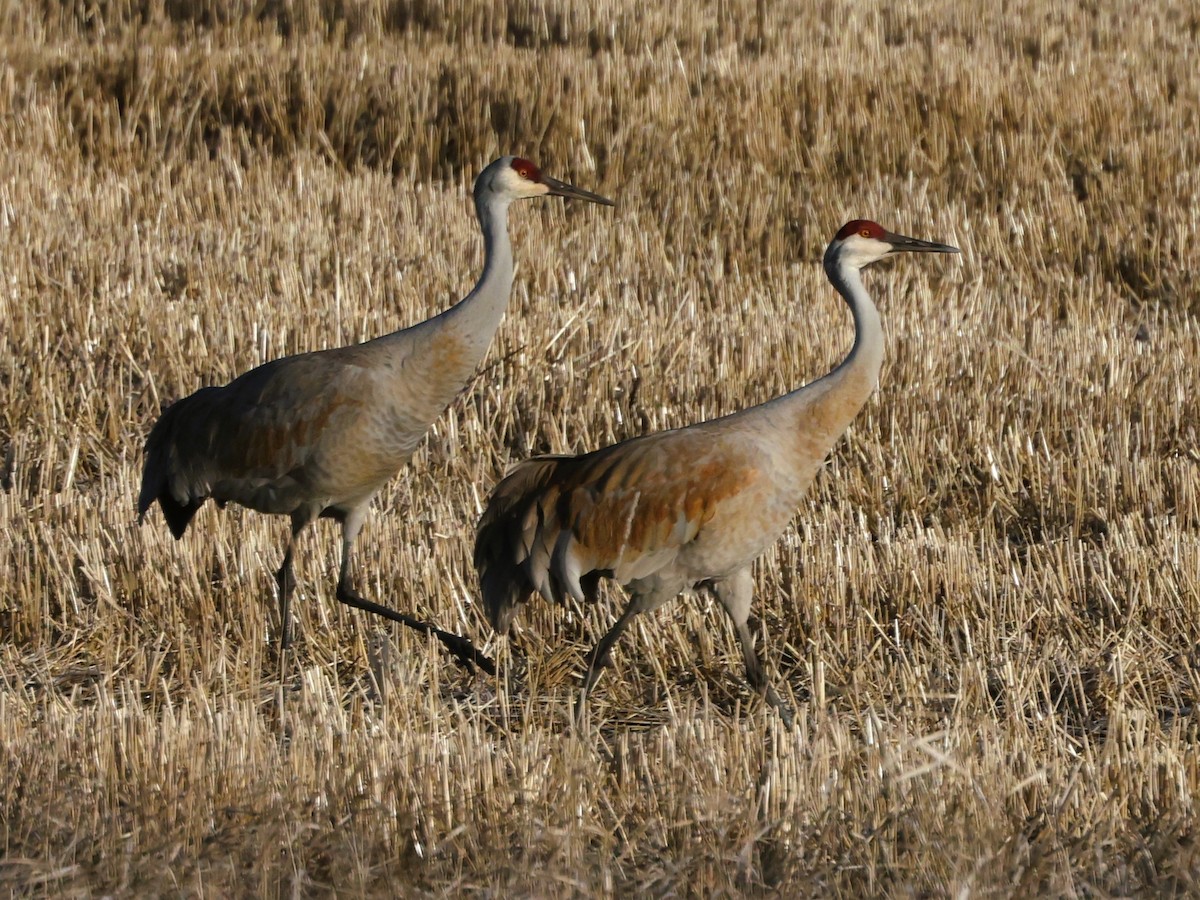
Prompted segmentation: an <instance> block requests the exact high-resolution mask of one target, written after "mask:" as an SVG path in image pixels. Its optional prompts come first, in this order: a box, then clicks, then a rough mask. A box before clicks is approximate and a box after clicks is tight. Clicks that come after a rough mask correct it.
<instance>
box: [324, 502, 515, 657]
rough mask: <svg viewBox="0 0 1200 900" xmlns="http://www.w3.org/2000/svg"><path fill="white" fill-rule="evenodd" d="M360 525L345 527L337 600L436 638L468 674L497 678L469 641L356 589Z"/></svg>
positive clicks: (350, 524) (354, 524) (348, 521)
mask: <svg viewBox="0 0 1200 900" xmlns="http://www.w3.org/2000/svg"><path fill="white" fill-rule="evenodd" d="M358 524H359V523H357V522H356V523H353V526H352V523H351V520H350V519H349V518H348V519H347V520H346V522H345V523H343V531H342V571H341V574H340V575H339V576H338V585H337V598H338V600H339V601H341V602H342V603H345V604H346V605H347V606H352V607H354V608H355V609H362V610H366V611H367V612H370V613H374V614H375V615H377V616H383V617H384V618H385V619H390V620H391V621H393V622H399V623H400V624H401V625H407V626H408V627H409V628H413V629H416V630H417V631H420V632H423V633H424V634H432V635H433V636H434V637H436V638H437V639H438V640H439V641H441V642H442V644H443V645H445V647H446V649H447V650H449V651H450V652H451V653H452V654H454V657H455V658H456V659H457V660H458V661H459V663H460V664H461V665H463V666H465V667H466V668H467V669H468V670H469V669H471V668H472V667H473V666H479V668H480V669H482V670H483V671H484V672H486V673H487V674H488V675H495V674H496V664H495V663H494V662H492V661H491V660H490V659H489V658H488V657H486V656H484V655H483V654H482V653H480V652H479V651H478V650H476V649H475V646H474V645H473V644H472V643H471V642H470V641H469V640H467V639H466V638H465V637H461V636H460V635H457V634H451V633H450V632H448V631H443V630H442V629H440V628H438V627H437V626H435V625H431V624H429V623H428V622H422V621H421V620H420V619H414V618H413V617H412V616H406V615H405V614H404V613H401V612H397V611H396V610H394V609H389V608H388V607H386V606H383V605H381V604H379V603H375V602H373V601H371V600H368V599H367V598H366V597H364V596H363V595H362V594H360V593H359V592H358V591H356V590H355V589H354V586H353V585H352V584H351V583H350V547H351V545H352V544H353V542H354V537H355V535H357V534H358V527H357V525H358Z"/></svg>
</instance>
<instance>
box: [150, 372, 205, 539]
mask: <svg viewBox="0 0 1200 900" xmlns="http://www.w3.org/2000/svg"><path fill="white" fill-rule="evenodd" d="M193 396H195V395H193ZM187 399H190V398H187ZM187 399H184V400H180V401H178V402H176V403H173V404H172V405H171V406H170V407H169V408H168V409H167V411H166V412H164V413H163V414H162V415H161V416H160V417H159V419H158V421H157V422H155V423H154V427H153V428H152V429H150V436H149V437H148V438H146V450H145V458H146V461H145V464H144V466H143V468H142V487H141V491H140V492H139V494H138V523H139V524H140V523H141V522H143V521H144V520H145V518H146V513H147V512H148V511H149V509H150V507H151V506H152V505H153V504H154V502H155V501H158V505H159V506H160V507H161V508H162V511H163V516H164V517H165V518H166V520H167V527H169V528H170V529H171V534H172V535H174V537H175V540H179V539H180V538H181V537H183V534H184V532H185V531H187V527H188V523H189V522H191V521H192V517H193V516H194V515H196V510H198V509H199V508H200V507H201V506H203V505H204V501H205V500H206V499H207V498H206V497H189V498H188V499H187V501H186V502H182V503H181V502H180V501H179V500H177V499H176V498H175V497H174V496H173V495H172V493H171V479H172V469H173V460H174V457H175V451H174V444H175V440H176V434H175V427H176V423H177V421H178V419H179V415H180V413H181V412H185V411H186V406H187Z"/></svg>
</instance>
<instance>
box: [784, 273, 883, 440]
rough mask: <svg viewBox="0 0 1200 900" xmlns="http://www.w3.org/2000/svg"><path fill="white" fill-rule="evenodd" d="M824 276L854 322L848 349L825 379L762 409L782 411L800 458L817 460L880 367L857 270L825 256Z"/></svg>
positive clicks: (873, 319) (877, 329)
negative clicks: (806, 456)
mask: <svg viewBox="0 0 1200 900" xmlns="http://www.w3.org/2000/svg"><path fill="white" fill-rule="evenodd" d="M825 274H826V275H827V276H828V277H829V280H830V282H832V284H833V286H834V288H836V289H837V292H838V293H839V294H841V295H842V297H843V299H845V301H846V303H847V305H848V306H849V307H850V312H851V314H852V315H853V316H854V346H853V347H851V348H850V352H849V354H847V356H846V358H845V359H844V360H842V362H841V363H840V364H839V365H838V367H837V368H835V369H834V370H833V371H832V372H830V373H829V374H828V375H826V376H824V377H823V378H819V379H817V380H816V381H813V382H810V383H809V384H806V385H804V386H803V387H801V388H798V389H797V390H794V391H792V392H791V393H790V394H784V395H783V396H782V397H779V398H778V399H776V400H775V401H772V402H771V403H768V404H767V405H766V406H767V408H770V409H773V410H779V411H783V412H784V414H785V417H786V421H788V423H789V424H788V426H787V427H788V428H790V429H794V431H795V437H796V438H797V439H798V440H799V441H800V443H801V445H802V446H803V447H805V448H806V452H807V453H808V454H818V453H819V456H820V457H822V458H823V457H824V454H825V453H826V452H827V451H828V449H829V447H830V446H832V444H833V442H834V441H836V440H837V439H838V438H839V437H840V436H841V435H842V433H843V432H844V431H845V430H846V428H847V427H848V426H849V425H850V422H851V421H853V419H854V417H855V416H856V415H857V414H858V411H859V410H860V409H862V407H863V404H865V403H866V402H867V398H868V397H870V396H871V393H872V391H874V390H875V386H876V385H877V384H878V382H879V370H880V368H882V366H883V325H882V323H881V322H880V321H879V310H878V309H876V308H875V304H874V303H872V302H871V298H870V297H869V296H868V295H867V291H866V289H865V288H864V287H863V283H862V279H861V278H860V277H859V274H858V269H857V268H855V267H854V266H850V265H847V264H846V263H845V262H843V261H841V260H839V258H838V254H837V253H836V252H833V253H826V256H825Z"/></svg>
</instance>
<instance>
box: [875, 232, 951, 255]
mask: <svg viewBox="0 0 1200 900" xmlns="http://www.w3.org/2000/svg"><path fill="white" fill-rule="evenodd" d="M883 239H884V240H885V241H887V242H888V243H889V244H891V245H892V252H896V251H908V252H910V253H957V252H958V248H957V247H951V246H950V245H949V244H939V243H936V242H935V241H921V240H918V239H917V238H910V237H905V236H904V235H902V234H892V233H891V232H890V231H889V232H887V234H885V235H884V238H883Z"/></svg>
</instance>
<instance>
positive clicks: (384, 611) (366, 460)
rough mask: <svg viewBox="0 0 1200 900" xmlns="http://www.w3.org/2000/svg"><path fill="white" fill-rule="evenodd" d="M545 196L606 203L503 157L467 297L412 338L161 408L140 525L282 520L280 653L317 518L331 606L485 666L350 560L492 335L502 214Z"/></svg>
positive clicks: (178, 528) (250, 376)
mask: <svg viewBox="0 0 1200 900" xmlns="http://www.w3.org/2000/svg"><path fill="white" fill-rule="evenodd" d="M548 194H554V195H558V196H563V197H573V198H577V199H582V200H587V201H590V202H594V203H601V204H604V205H610V206H611V205H612V201H610V200H607V199H605V198H604V197H600V196H599V195H597V194H592V193H590V192H588V191H584V190H581V189H579V188H575V187H573V186H571V185H568V184H564V183H563V182H560V181H557V180H555V179H553V178H549V177H548V176H545V175H543V174H542V173H541V172H540V171H539V170H538V168H537V167H536V166H535V165H533V163H531V162H529V161H528V160H525V159H520V158H517V157H502V158H501V159H498V160H496V161H495V162H493V163H492V164H491V165H489V166H488V167H487V168H486V169H484V170H483V172H482V173H481V174H480V175H479V177H478V178H477V179H476V182H475V189H474V199H475V207H476V212H477V214H478V217H479V223H480V227H481V229H482V231H483V236H484V256H485V262H484V269H483V274H482V275H481V277H480V279H479V281H478V283H477V284H476V285H475V288H474V289H473V290H472V291H471V293H470V294H468V295H467V296H466V297H465V298H464V299H462V300H461V301H459V302H458V303H457V304H455V305H454V306H452V307H451V308H450V309H448V310H446V311H445V312H443V313H441V314H440V315H438V316H435V317H433V318H431V319H428V320H426V321H424V322H421V323H419V324H417V325H414V326H412V327H410V328H406V329H404V330H401V331H397V332H394V333H392V334H388V335H385V336H383V337H379V338H375V339H374V340H370V341H366V342H364V343H361V344H355V345H351V346H346V347H338V348H334V349H330V350H321V351H316V352H312V353H302V354H298V355H295V356H289V357H284V358H282V359H277V360H273V361H271V362H268V363H265V364H263V365H261V366H259V367H257V368H255V369H252V370H250V371H249V372H246V373H245V374H243V375H241V376H239V377H238V378H236V379H234V380H233V381H232V382H230V383H229V384H227V385H225V386H223V387H207V388H203V389H201V390H199V391H197V392H196V393H194V394H192V395H190V396H189V397H186V398H184V399H182V400H180V401H178V402H177V403H175V404H174V405H172V406H171V407H170V408H168V409H167V410H166V412H164V413H163V415H162V416H161V417H160V418H159V420H158V422H157V423H156V424H155V426H154V428H153V429H152V430H151V432H150V436H149V438H148V439H147V441H146V454H145V466H144V469H143V474H142V486H141V493H140V496H139V499H138V513H139V519H144V518H145V515H146V513H147V511H148V510H149V508H150V507H151V506H152V505H153V504H154V503H155V502H157V503H158V504H159V506H160V507H161V508H162V511H163V514H164V516H165V518H166V520H167V524H168V526H169V527H170V529H171V533H172V534H173V535H174V536H175V537H176V538H177V539H178V538H181V537H182V536H183V534H184V533H185V531H186V530H187V527H188V524H189V523H190V522H191V520H192V517H193V516H194V515H195V513H196V511H197V510H198V509H199V508H200V507H201V506H202V505H203V504H204V502H205V501H206V500H208V499H210V498H211V499H213V500H215V501H216V502H217V503H218V504H219V505H221V506H224V505H225V504H226V503H228V502H233V503H238V504H240V505H242V506H245V507H248V508H250V509H254V510H257V511H259V512H263V513H268V514H275V515H287V516H289V517H290V518H291V526H292V527H291V536H290V538H289V540H288V544H287V548H286V550H285V553H284V559H283V565H282V566H281V568H280V570H279V572H278V573H277V575H276V580H277V584H278V587H279V600H280V628H281V630H282V640H281V644H282V646H283V647H284V648H286V647H287V645H288V643H289V632H290V627H289V626H290V600H291V595H292V593H293V591H294V589H295V579H294V576H293V572H292V558H293V549H294V544H295V538H296V536H297V535H298V534H299V533H300V531H301V530H303V528H304V527H305V526H306V525H307V524H308V523H310V522H311V521H313V520H314V519H316V518H318V517H326V518H332V519H334V520H336V521H338V522H340V523H341V525H342V565H341V572H340V574H339V578H338V586H337V597H338V599H339V600H340V601H342V602H343V603H346V604H348V605H350V606H354V607H357V608H360V609H365V610H368V611H371V612H375V613H377V614H379V615H383V616H386V617H387V618H390V619H392V620H394V621H399V622H401V623H403V624H405V625H409V626H411V627H414V628H418V629H420V630H422V631H426V632H428V633H432V634H434V635H435V636H437V637H438V638H439V639H440V640H441V641H442V642H443V643H444V644H446V646H447V647H448V648H449V649H450V650H451V651H452V652H454V653H455V654H456V655H457V656H458V657H459V659H460V660H463V661H464V662H467V663H473V664H478V665H480V666H481V667H482V668H484V669H485V670H488V669H490V668H491V663H490V661H489V660H487V659H486V657H483V656H482V655H481V654H479V653H478V652H477V651H476V650H475V649H474V648H473V647H472V646H471V645H470V642H469V641H467V640H466V639H465V638H462V637H460V636H458V635H453V634H450V633H448V632H444V631H442V630H441V629H437V628H434V627H433V626H431V625H428V624H427V623H424V622H420V621H418V620H416V619H413V618H411V617H409V616H406V615H404V614H402V613H399V612H396V611H395V610H392V609H389V608H388V607H384V606H382V605H380V604H376V603H373V602H372V601H369V600H367V599H365V598H364V597H362V596H361V595H360V594H359V593H358V592H357V591H356V590H355V589H354V587H353V585H352V578H351V574H352V573H351V549H352V545H353V543H354V540H355V538H356V537H357V536H358V533H359V531H360V529H361V528H362V525H363V521H364V518H365V516H366V513H367V510H368V508H369V504H370V502H371V500H372V498H374V496H375V495H376V494H377V493H378V492H379V490H380V489H381V488H382V487H383V485H384V484H386V483H387V481H388V480H389V479H390V478H391V477H392V476H393V475H395V474H396V473H397V472H398V471H399V470H400V469H401V468H402V467H403V466H404V464H405V463H407V462H408V460H409V459H410V458H411V456H412V454H413V453H414V451H415V450H416V448H417V446H418V444H419V443H420V441H421V440H422V438H423V437H424V435H425V432H426V431H427V430H428V428H429V426H430V425H431V424H432V423H433V422H434V421H435V420H436V419H437V418H438V416H440V415H441V414H442V412H443V411H444V410H445V409H446V407H447V406H449V404H450V403H451V402H452V401H453V400H454V398H455V397H456V396H457V395H458V393H459V392H460V391H461V390H462V389H463V387H464V386H465V385H466V384H467V382H468V381H469V380H470V378H471V376H472V375H473V374H474V372H475V368H476V366H477V365H478V364H479V362H480V360H481V359H482V358H483V356H484V354H485V353H486V352H487V348H488V345H489V344H490V342H491V339H492V336H493V335H494V333H495V331H496V329H497V328H498V327H499V324H500V320H501V319H502V317H503V315H504V310H505V307H506V306H507V303H508V298H509V293H510V290H511V287H512V281H513V256H512V248H511V244H510V242H509V239H508V228H507V222H508V219H507V216H508V207H509V204H510V203H511V202H512V201H513V200H516V199H521V198H526V197H537V196H545V195H548Z"/></svg>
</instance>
